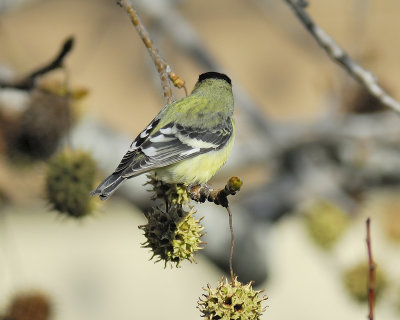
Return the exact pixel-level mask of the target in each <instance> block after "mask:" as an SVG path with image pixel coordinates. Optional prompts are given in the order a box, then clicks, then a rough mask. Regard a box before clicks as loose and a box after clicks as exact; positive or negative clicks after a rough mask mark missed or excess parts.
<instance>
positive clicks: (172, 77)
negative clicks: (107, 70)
mask: <svg viewBox="0 0 400 320" xmlns="http://www.w3.org/2000/svg"><path fill="white" fill-rule="evenodd" d="M117 3H118V4H119V5H120V6H121V7H122V8H124V9H125V10H126V12H127V13H128V14H129V16H130V17H131V21H132V23H133V25H134V26H135V28H136V30H137V32H138V34H139V36H140V38H141V39H142V41H143V43H144V45H145V46H146V48H147V50H148V52H149V54H150V57H151V58H152V60H153V62H154V65H155V66H156V69H157V71H158V73H159V75H160V80H161V86H162V89H163V93H164V102H165V104H169V103H171V102H172V101H173V97H172V86H171V82H170V81H172V83H173V84H174V86H176V87H177V88H184V90H185V92H186V94H187V90H186V87H185V81H183V80H182V78H180V77H179V76H178V75H177V74H176V73H174V72H172V69H171V67H170V66H169V64H168V63H167V62H166V60H165V59H164V58H163V57H162V56H161V55H160V52H159V51H158V49H157V48H156V46H155V45H154V43H153V41H152V40H151V38H150V35H149V33H148V31H147V29H146V27H145V26H144V24H143V23H142V21H141V19H140V17H139V15H138V14H137V12H136V11H135V9H134V8H133V6H132V5H131V4H130V3H129V1H128V0H118V1H117Z"/></svg>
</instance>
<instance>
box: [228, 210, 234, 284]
mask: <svg viewBox="0 0 400 320" xmlns="http://www.w3.org/2000/svg"><path fill="white" fill-rule="evenodd" d="M226 211H228V216H229V230H230V231H231V250H230V252H229V272H230V274H231V280H232V284H234V283H235V273H234V272H233V247H234V246H235V234H234V233H233V223H232V212H231V208H229V206H227V207H226Z"/></svg>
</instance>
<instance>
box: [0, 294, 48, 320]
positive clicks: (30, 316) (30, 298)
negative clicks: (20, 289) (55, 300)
mask: <svg viewBox="0 0 400 320" xmlns="http://www.w3.org/2000/svg"><path fill="white" fill-rule="evenodd" d="M51 314H52V305H51V303H50V301H49V299H48V297H47V296H46V295H44V294H43V293H40V292H31V293H23V294H18V295H16V296H15V297H14V298H13V299H12V301H11V303H10V305H9V306H8V308H7V311H6V317H5V319H10V320H48V319H50V317H51Z"/></svg>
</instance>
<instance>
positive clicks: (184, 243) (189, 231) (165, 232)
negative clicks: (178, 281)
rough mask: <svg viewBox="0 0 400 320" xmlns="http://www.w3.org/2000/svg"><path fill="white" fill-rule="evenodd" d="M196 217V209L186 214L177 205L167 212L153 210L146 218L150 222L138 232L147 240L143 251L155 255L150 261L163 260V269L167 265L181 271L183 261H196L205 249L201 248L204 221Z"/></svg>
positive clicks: (157, 209)
mask: <svg viewBox="0 0 400 320" xmlns="http://www.w3.org/2000/svg"><path fill="white" fill-rule="evenodd" d="M195 213H196V211H195V210H194V209H193V208H192V209H191V210H190V211H189V212H187V211H185V210H184V209H183V208H182V207H181V206H180V205H174V206H172V207H171V208H170V209H169V211H168V212H163V211H162V210H161V209H159V208H152V209H151V210H150V211H149V212H147V213H146V214H145V215H146V218H147V220H148V222H147V224H146V225H142V226H139V228H140V229H142V230H143V231H144V235H145V237H146V239H147V240H146V242H145V243H143V247H144V248H150V249H151V250H152V251H153V256H152V257H151V259H153V258H154V257H156V258H158V260H157V261H156V262H158V261H161V260H163V261H164V263H165V265H164V267H166V266H167V263H168V262H169V263H170V264H171V266H172V265H173V264H175V265H176V266H177V267H178V266H179V264H180V263H181V262H182V261H183V260H189V261H190V262H194V261H195V260H194V254H195V252H196V251H198V250H200V249H203V247H202V246H201V245H202V244H204V242H202V241H201V240H200V238H201V236H202V235H203V233H202V230H203V226H202V225H201V224H200V221H201V219H198V220H197V219H195V217H194V214H195Z"/></svg>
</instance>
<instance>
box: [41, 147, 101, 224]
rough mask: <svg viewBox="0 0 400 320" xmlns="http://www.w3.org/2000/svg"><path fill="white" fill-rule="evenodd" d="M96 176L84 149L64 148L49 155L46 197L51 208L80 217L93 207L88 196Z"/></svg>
mask: <svg viewBox="0 0 400 320" xmlns="http://www.w3.org/2000/svg"><path fill="white" fill-rule="evenodd" d="M95 177H96V164H95V162H94V160H93V158H92V156H91V155H90V154H89V153H87V152H84V151H72V150H66V151H63V152H61V153H59V154H57V155H56V156H55V157H53V158H52V159H51V160H50V161H49V163H48V167H47V172H46V198H47V200H48V201H49V203H50V204H51V205H52V207H53V209H55V210H57V211H58V212H60V213H63V214H66V215H68V216H70V217H74V218H81V217H84V216H86V215H88V214H90V213H91V212H92V211H93V210H94V207H95V206H94V203H95V201H96V200H95V198H93V197H90V196H89V192H90V191H91V190H93V188H94V183H95Z"/></svg>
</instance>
